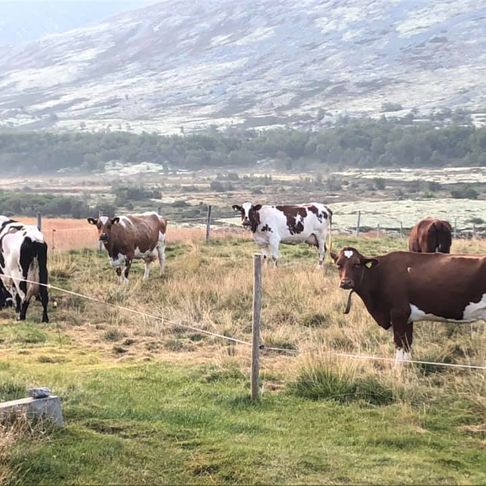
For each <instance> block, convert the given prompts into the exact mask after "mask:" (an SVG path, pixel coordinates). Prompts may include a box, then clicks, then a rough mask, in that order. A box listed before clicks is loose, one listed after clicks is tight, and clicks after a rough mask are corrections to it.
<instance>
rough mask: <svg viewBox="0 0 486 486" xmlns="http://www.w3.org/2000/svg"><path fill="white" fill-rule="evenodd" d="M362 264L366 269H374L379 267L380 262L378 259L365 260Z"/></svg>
mask: <svg viewBox="0 0 486 486" xmlns="http://www.w3.org/2000/svg"><path fill="white" fill-rule="evenodd" d="M361 263H362V265H363V266H364V267H365V268H373V267H376V265H378V260H377V259H376V258H363V260H362V261H361Z"/></svg>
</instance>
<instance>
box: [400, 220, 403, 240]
mask: <svg viewBox="0 0 486 486" xmlns="http://www.w3.org/2000/svg"><path fill="white" fill-rule="evenodd" d="M400 238H403V223H402V222H401V221H400Z"/></svg>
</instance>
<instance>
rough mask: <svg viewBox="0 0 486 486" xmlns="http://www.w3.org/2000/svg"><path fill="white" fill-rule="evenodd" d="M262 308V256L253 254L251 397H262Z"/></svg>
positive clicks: (255, 398) (254, 398) (256, 398)
mask: <svg viewBox="0 0 486 486" xmlns="http://www.w3.org/2000/svg"><path fill="white" fill-rule="evenodd" d="M261 310H262V256H261V255H260V254H255V255H254V256H253V322H252V344H251V399H252V400H253V401H255V400H258V399H259V398H260V316H261Z"/></svg>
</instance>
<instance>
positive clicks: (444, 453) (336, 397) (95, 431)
mask: <svg viewBox="0 0 486 486" xmlns="http://www.w3.org/2000/svg"><path fill="white" fill-rule="evenodd" d="M88 230H90V229H89V228H88ZM88 230H87V231H88ZM174 236H175V235H174ZM343 245H354V246H356V247H358V248H359V249H360V250H361V251H362V252H363V253H365V254H369V255H377V254H382V253H385V252H388V251H391V250H394V249H404V248H405V247H406V242H405V240H403V239H399V238H366V237H361V238H358V239H356V238H352V237H348V236H339V237H337V238H335V241H334V246H335V247H337V248H339V247H341V246H343ZM282 250H283V259H282V264H281V265H280V266H279V267H278V268H274V267H272V266H268V267H265V268H264V275H263V281H264V297H263V311H262V340H263V342H264V343H265V344H266V345H269V346H277V347H280V348H285V349H288V350H292V351H295V352H292V353H278V352H273V351H264V352H263V353H262V363H261V364H262V396H261V400H260V402H259V403H252V402H251V401H250V400H249V398H248V397H249V378H248V377H249V367H250V348H249V347H248V346H246V345H239V344H234V343H231V342H228V341H224V340H221V339H219V338H216V337H211V336H207V335H205V334H203V333H201V332H198V331H197V330H188V329H186V328H185V327H183V326H192V327H195V328H199V329H203V330H206V331H211V332H216V333H219V334H223V335H227V336H232V337H236V338H238V339H241V340H243V341H249V340H250V335H251V306H252V255H253V253H254V252H255V246H254V244H253V242H251V241H248V239H245V238H241V237H240V236H239V235H238V234H235V235H231V234H226V235H225V238H215V239H214V240H213V241H212V242H211V243H209V244H205V243H203V242H202V241H201V239H200V237H199V235H196V234H194V235H192V236H191V237H189V236H188V235H186V237H185V238H181V239H179V240H177V239H176V238H175V237H174V239H173V240H172V241H171V243H170V244H169V245H168V249H167V273H166V275H165V276H164V277H162V278H160V277H158V275H157V272H156V271H155V265H154V271H153V273H152V275H151V277H150V279H149V281H147V282H143V281H142V280H141V278H142V274H143V273H142V272H143V265H142V264H139V263H138V264H134V266H133V267H132V277H131V282H130V284H129V285H128V286H120V285H118V284H117V283H116V279H115V275H114V272H113V270H112V269H111V268H110V266H109V264H108V260H107V257H106V255H105V254H103V253H99V252H97V251H96V250H93V249H84V250H70V251H53V252H51V255H50V263H49V267H50V278H51V283H52V284H53V285H56V286H58V287H61V288H64V289H68V290H72V291H75V292H77V293H80V294H84V295H89V296H92V297H95V298H96V299H99V300H100V301H103V302H105V304H102V303H97V302H92V301H87V300H84V299H83V298H81V297H78V296H74V295H69V294H63V293H61V292H59V291H55V290H52V291H51V299H52V302H51V308H50V317H51V322H50V324H49V325H43V324H40V308H39V305H38V304H33V305H32V306H31V309H30V311H29V316H28V317H29V319H28V320H27V321H26V322H25V323H18V322H15V321H14V320H13V315H12V312H11V310H5V311H2V312H1V313H0V400H8V399H13V398H17V397H21V396H24V395H25V389H26V387H28V386H34V385H36V386H49V387H51V388H52V389H53V391H54V392H55V393H56V394H58V395H60V396H61V397H62V399H63V408H64V414H65V419H66V427H65V428H64V429H62V430H52V429H51V428H50V427H49V426H48V424H46V423H38V424H34V425H32V426H27V425H26V424H23V423H21V422H20V423H18V424H17V425H13V426H10V427H4V428H3V429H0V471H1V472H0V481H2V480H3V482H4V483H5V484H23V483H32V482H36V483H39V484H52V483H61V484H68V483H69V484H86V483H100V482H104V483H123V484H133V483H137V484H142V483H154V482H158V483H202V484H215V483H216V484H221V483H252V484H254V483H259V484H261V483H272V482H276V483H288V484H290V483H291V484H295V483H322V484H349V483H367V484H376V483H381V484H382V483H390V484H404V483H410V484H412V483H415V484H416V483H422V484H423V483H429V484H437V483H441V484H480V483H485V482H486V460H485V447H486V437H485V434H486V424H485V422H484V417H485V416H486V393H485V391H486V380H485V374H484V372H481V371H478V370H467V369H450V368H441V367H433V366H430V365H406V366H404V367H398V368H397V367H396V366H394V365H393V363H391V362H388V361H361V360H352V359H349V358H343V357H338V356H335V355H334V354H333V353H334V352H347V353H353V354H366V355H376V356H384V357H392V356H393V343H392V338H391V335H390V334H389V333H387V332H385V331H383V330H382V329H381V328H379V326H378V325H376V323H374V322H373V321H372V319H371V318H370V317H369V316H368V314H367V312H366V311H365V309H364V307H363V305H362V304H361V302H360V300H359V298H356V297H355V298H354V299H353V307H352V310H351V313H350V314H349V315H348V316H345V315H343V310H344V305H345V300H346V296H347V293H346V292H345V291H343V290H340V289H339V287H338V279H337V272H336V270H335V268H334V267H333V266H332V265H331V264H329V263H327V264H326V266H325V269H324V271H323V270H318V269H316V265H315V264H316V262H317V254H316V252H315V251H314V250H313V249H312V248H309V247H307V246H296V247H283V248H282ZM453 251H454V252H461V253H463V252H465V253H472V254H484V253H486V243H484V242H483V241H480V240H468V241H456V242H455V243H454V246H453ZM115 306H125V307H129V308H132V309H135V310H137V311H141V312H146V313H148V314H150V315H152V316H159V317H160V319H154V318H152V317H148V316H145V317H143V316H141V315H136V314H132V313H130V312H127V311H126V310H123V309H120V308H116V307H115ZM414 358H415V359H419V360H424V361H440V362H446V363H463V364H477V365H482V364H484V363H485V362H486V334H485V331H484V323H475V324H471V325H461V326H458V325H453V324H441V323H421V324H418V325H417V326H416V332H415V341H414Z"/></svg>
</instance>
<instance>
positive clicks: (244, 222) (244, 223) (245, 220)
mask: <svg viewBox="0 0 486 486" xmlns="http://www.w3.org/2000/svg"><path fill="white" fill-rule="evenodd" d="M243 226H245V227H247V226H251V223H250V220H249V219H244V220H243Z"/></svg>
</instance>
